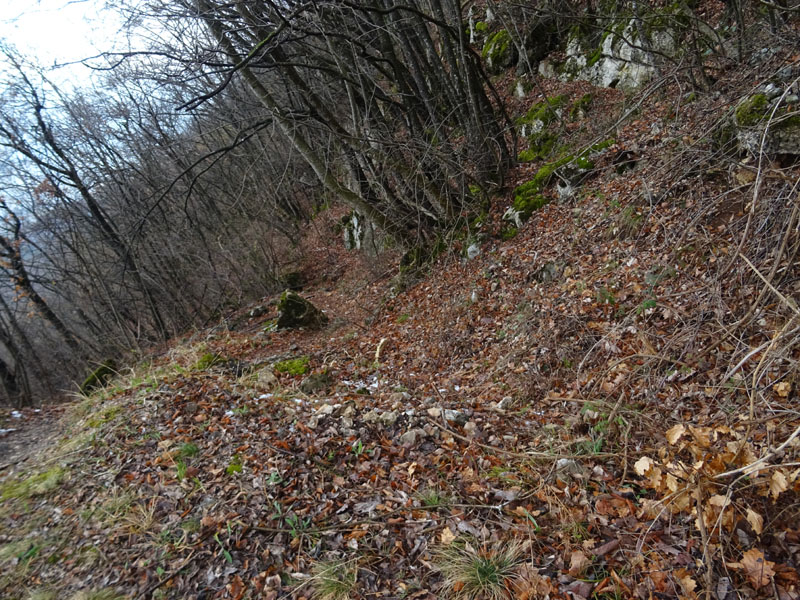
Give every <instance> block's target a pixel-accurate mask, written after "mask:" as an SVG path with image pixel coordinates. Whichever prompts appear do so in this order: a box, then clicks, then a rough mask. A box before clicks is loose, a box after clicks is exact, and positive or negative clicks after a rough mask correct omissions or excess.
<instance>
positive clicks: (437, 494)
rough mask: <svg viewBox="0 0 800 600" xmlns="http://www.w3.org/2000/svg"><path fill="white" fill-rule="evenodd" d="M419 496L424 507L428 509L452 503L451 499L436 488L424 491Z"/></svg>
mask: <svg viewBox="0 0 800 600" xmlns="http://www.w3.org/2000/svg"><path fill="white" fill-rule="evenodd" d="M418 496H419V501H420V502H421V503H422V506H425V507H426V508H440V507H443V506H447V505H448V504H449V503H450V499H449V498H448V497H447V496H446V495H445V494H443V493H442V492H441V491H440V490H438V489H436V488H427V489H425V490H422V491H421V492H419V494H418Z"/></svg>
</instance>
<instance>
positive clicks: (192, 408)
mask: <svg viewBox="0 0 800 600" xmlns="http://www.w3.org/2000/svg"><path fill="white" fill-rule="evenodd" d="M197 409H198V406H197V402H187V403H186V406H184V407H183V412H185V413H187V414H190V415H193V414H194V413H196V412H197Z"/></svg>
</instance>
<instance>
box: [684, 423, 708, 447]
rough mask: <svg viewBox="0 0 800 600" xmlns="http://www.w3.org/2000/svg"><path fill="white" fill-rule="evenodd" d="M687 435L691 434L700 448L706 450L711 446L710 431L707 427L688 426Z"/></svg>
mask: <svg viewBox="0 0 800 600" xmlns="http://www.w3.org/2000/svg"><path fill="white" fill-rule="evenodd" d="M689 433H691V434H692V437H693V438H694V441H695V442H697V444H698V445H699V446H700V447H701V448H708V447H709V446H711V429H710V428H709V427H692V426H691V425H689Z"/></svg>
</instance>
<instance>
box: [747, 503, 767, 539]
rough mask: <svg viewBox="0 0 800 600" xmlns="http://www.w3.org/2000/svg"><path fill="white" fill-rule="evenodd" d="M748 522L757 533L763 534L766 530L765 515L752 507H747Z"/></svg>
mask: <svg viewBox="0 0 800 600" xmlns="http://www.w3.org/2000/svg"><path fill="white" fill-rule="evenodd" d="M747 522H748V523H750V527H752V528H753V531H754V532H755V533H756V534H757V535H761V532H762V531H764V517H762V516H761V515H760V514H758V513H757V512H756V511H754V510H753V509H752V508H748V509H747Z"/></svg>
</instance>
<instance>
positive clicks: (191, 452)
mask: <svg viewBox="0 0 800 600" xmlns="http://www.w3.org/2000/svg"><path fill="white" fill-rule="evenodd" d="M198 452H200V448H198V447H197V446H196V445H195V444H193V443H191V442H186V443H185V444H182V445H181V447H180V449H179V450H178V456H180V457H181V458H191V457H192V456H195V455H196V454H197V453H198Z"/></svg>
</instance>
